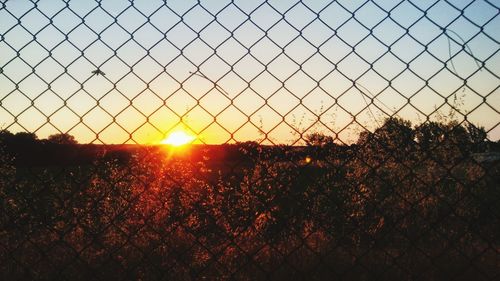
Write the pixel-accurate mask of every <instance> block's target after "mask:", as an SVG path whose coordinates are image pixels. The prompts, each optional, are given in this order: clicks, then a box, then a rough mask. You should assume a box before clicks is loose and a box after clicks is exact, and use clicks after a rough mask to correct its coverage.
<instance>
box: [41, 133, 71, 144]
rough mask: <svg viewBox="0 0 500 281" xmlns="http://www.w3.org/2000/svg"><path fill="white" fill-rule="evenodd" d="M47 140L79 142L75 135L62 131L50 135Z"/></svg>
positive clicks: (53, 141)
mask: <svg viewBox="0 0 500 281" xmlns="http://www.w3.org/2000/svg"><path fill="white" fill-rule="evenodd" d="M47 141H48V142H50V143H55V144H78V142H77V141H76V139H75V137H74V136H72V135H70V134H62V133H61V134H54V135H50V136H49V137H48V138H47Z"/></svg>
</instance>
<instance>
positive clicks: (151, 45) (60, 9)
mask: <svg viewBox="0 0 500 281" xmlns="http://www.w3.org/2000/svg"><path fill="white" fill-rule="evenodd" d="M66 2H67V3H66ZM165 2H166V3H164V1H134V2H133V4H131V3H130V2H129V1H120V0H105V1H83V0H80V1H77V0H74V1H56V0H45V1H34V2H31V1H25V0H11V1H2V2H1V6H0V34H1V37H0V54H1V55H0V67H1V72H0V102H1V104H0V127H1V128H3V129H8V130H10V131H12V132H18V131H30V132H36V133H37V135H39V137H41V138H44V137H47V136H48V135H50V134H53V133H56V132H68V133H70V134H72V135H74V136H75V137H76V138H77V140H78V141H80V142H82V143H89V142H93V143H136V142H137V143H158V142H159V141H160V140H161V139H162V138H164V136H165V135H166V134H168V133H169V132H170V131H172V130H175V129H178V128H183V129H185V130H190V131H192V132H193V134H197V135H199V140H198V142H204V143H225V142H234V141H246V140H262V139H265V140H264V143H297V140H299V139H300V133H303V134H307V133H312V132H323V133H327V134H330V135H334V136H335V135H336V134H338V138H339V139H340V140H342V141H345V142H350V141H353V140H355V139H356V136H357V135H358V133H359V132H360V131H362V130H366V129H368V130H373V128H375V127H377V126H378V125H379V124H380V122H381V120H383V118H384V117H387V116H389V115H394V116H400V117H403V118H406V119H409V120H411V121H412V122H413V123H414V124H417V123H420V122H422V121H425V120H426V118H427V116H429V118H430V119H431V120H436V119H439V118H445V117H443V116H450V109H451V107H450V105H451V106H453V107H455V108H457V110H455V111H454V113H453V114H452V117H453V118H455V119H457V120H459V121H463V120H464V119H465V117H466V118H467V120H468V121H470V122H473V123H475V124H477V125H481V126H484V127H485V128H486V130H488V131H489V138H490V139H493V140H498V139H499V138H500V113H499V112H500V91H499V89H498V87H499V84H500V83H499V75H500V54H499V53H498V52H499V41H500V38H499V37H500V33H499V32H498V30H500V17H499V16H498V14H499V7H498V2H496V1H462V0H457V1H448V2H447V1H426V0H418V1H417V0H415V1H404V2H402V3H399V4H398V2H399V1H385V0H380V1H373V2H369V3H366V4H363V3H364V1H354V0H345V1H333V2H332V1H320V0H314V1H313V0H309V1H300V2H297V1H282V0H280V1H277V0H276V1H267V2H265V1H223V0H217V1H216V0H210V1H206V0H202V1H187V0H177V1H165ZM198 2H199V3H198ZM495 5H496V6H495ZM461 10H463V13H462V12H461ZM97 68H99V69H100V70H101V71H103V72H104V73H106V75H105V76H95V75H92V73H91V71H93V70H96V69H97ZM196 71H198V72H196ZM192 72H196V74H192ZM203 75H204V76H205V77H206V78H203V77H201V76H203ZM210 80H211V81H215V82H216V83H217V86H215V85H214V83H212V82H211V81H210ZM353 85H354V86H355V87H353ZM226 94H227V95H226ZM373 95H377V97H376V98H373ZM452 111H453V110H452ZM298 143H300V141H299V142H298Z"/></svg>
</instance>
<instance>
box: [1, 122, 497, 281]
mask: <svg viewBox="0 0 500 281" xmlns="http://www.w3.org/2000/svg"><path fill="white" fill-rule="evenodd" d="M389 125H390V124H389ZM385 132H386V133H387V132H390V130H389V129H387V128H386V131H385ZM383 136H386V134H382V133H381V132H378V134H377V133H375V134H373V135H367V136H365V139H361V140H360V141H359V142H358V144H356V145H353V146H350V147H340V146H338V145H334V144H332V143H328V142H324V141H323V142H322V141H319V142H311V143H310V145H308V146H306V147H300V148H297V147H262V146H258V145H256V144H255V143H245V144H239V145H234V146H217V147H209V146H199V147H195V148H192V149H191V150H183V151H181V150H177V151H172V150H166V149H162V148H160V147H137V146H129V147H112V146H103V147H101V146H78V147H77V146H68V145H59V146H57V145H55V146H54V145H53V147H52V148H48V147H47V146H46V147H45V148H44V149H41V150H40V151H39V153H41V154H42V155H43V153H46V152H47V151H50V149H56V150H57V149H59V152H60V153H63V152H64V151H65V152H64V153H73V154H75V155H80V156H73V158H72V157H70V156H68V155H66V156H64V157H60V159H59V158H58V156H54V157H38V158H37V157H35V156H33V157H26V156H22V155H24V154H22V153H21V152H18V153H17V154H16V155H14V156H17V159H13V158H12V157H13V155H12V153H2V154H1V155H2V156H1V157H0V174H1V177H0V204H1V205H0V208H1V209H0V280H266V279H267V280H300V279H302V280H493V279H496V278H498V277H499V276H500V275H499V274H500V269H499V268H500V253H499V250H500V223H499V218H500V205H499V204H498V202H499V200H500V188H499V184H498V183H499V182H500V162H499V161H498V160H495V158H494V157H493V160H491V161H490V160H488V161H485V160H481V159H482V158H481V159H480V160H478V158H477V157H476V155H477V152H478V147H479V144H477V143H473V142H472V141H468V142H465V141H463V142H458V141H456V140H457V139H448V140H446V139H440V141H439V142H437V141H433V142H432V141H429V142H422V141H421V142H418V143H415V142H413V141H412V140H409V139H404V138H403V137H401V138H399V137H396V136H394V135H392V136H391V137H390V138H389V139H384V137H383ZM461 140H462V139H461ZM481 145H483V144H481ZM54 147H55V148H54ZM481 147H482V146H481ZM3 149H7V150H9V149H10V152H12V146H10V148H5V147H4V148H3ZM23 151H24V153H26V150H23ZM82 151H87V152H85V153H87V154H85V153H84V152H82ZM79 153H83V154H79ZM483 153H486V152H484V151H483ZM84 154H85V155H87V157H83V156H81V155H84ZM31 155H35V154H31ZM54 155H56V154H54ZM89 155H90V156H89ZM23 157H25V158H23ZM23 159H24V160H23ZM44 159H45V160H44ZM57 159H59V160H57ZM71 159H72V160H71ZM21 160H22V161H21Z"/></svg>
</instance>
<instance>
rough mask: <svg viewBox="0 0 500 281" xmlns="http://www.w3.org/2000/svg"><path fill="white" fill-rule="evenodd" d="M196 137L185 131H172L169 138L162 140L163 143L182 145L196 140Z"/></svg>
mask: <svg viewBox="0 0 500 281" xmlns="http://www.w3.org/2000/svg"><path fill="white" fill-rule="evenodd" d="M195 139H196V138H195V137H194V136H192V135H189V134H188V133H186V132H184V131H175V132H172V133H170V135H168V137H167V138H165V139H164V140H162V141H161V143H162V144H168V145H172V146H181V145H185V144H189V143H191V142H192V141H194V140H195Z"/></svg>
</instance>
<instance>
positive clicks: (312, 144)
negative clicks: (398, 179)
mask: <svg viewBox="0 0 500 281" xmlns="http://www.w3.org/2000/svg"><path fill="white" fill-rule="evenodd" d="M0 144H1V145H3V146H4V150H5V152H6V153H8V154H10V155H11V156H13V157H14V158H15V161H16V164H17V165H28V166H33V165H36V166H40V165H41V166H43V165H78V164H86V163H87V164H89V163H92V162H93V161H95V160H96V159H98V158H100V157H108V158H116V159H118V160H120V161H121V162H123V163H126V162H127V161H128V159H129V158H130V155H131V154H133V153H134V152H136V151H138V150H141V149H142V146H141V145H93V144H85V145H83V144H78V142H77V141H76V139H75V138H74V137H73V136H72V135H70V134H64V133H59V134H54V135H51V136H49V137H48V138H47V139H38V137H37V136H36V134H33V133H25V132H20V133H16V134H12V133H10V132H9V131H6V130H2V131H0ZM367 145H374V146H377V147H376V148H373V149H377V151H379V152H380V155H382V154H383V155H390V154H394V152H390V151H391V150H392V151H397V150H398V151H403V150H404V151H405V152H404V153H408V152H412V153H433V151H434V150H435V151H434V152H438V151H439V150H442V148H443V147H448V148H450V149H451V148H453V149H455V152H456V153H457V155H458V154H460V155H462V156H464V155H469V154H471V153H481V152H486V151H500V143H499V142H498V141H497V142H491V141H489V140H487V138H486V132H485V130H484V128H480V127H476V126H474V125H472V124H470V123H467V124H458V123H456V122H450V123H447V124H445V123H439V122H427V123H424V124H421V125H419V126H416V127H414V128H413V127H412V126H411V123H410V122H408V121H404V120H402V119H398V118H390V119H387V120H386V122H385V123H384V125H383V126H381V127H380V128H378V129H376V130H375V131H374V132H373V133H371V132H368V131H365V132H362V133H361V134H360V135H359V138H358V141H357V142H356V143H355V144H352V145H346V144H344V143H340V144H339V142H338V141H336V139H334V138H333V137H331V136H328V135H324V134H321V133H312V134H309V135H307V136H306V139H305V146H299V147H289V146H279V145H278V146H262V145H259V144H258V143H257V142H252V141H249V142H243V143H238V144H234V145H230V144H224V145H194V146H192V147H191V149H189V150H187V151H184V152H183V153H182V154H178V155H177V157H181V158H190V159H191V160H195V161H200V160H203V159H210V160H211V161H230V162H252V161H255V160H256V159H257V158H256V156H257V155H273V157H275V158H276V160H277V161H292V160H293V161H300V160H301V159H303V158H304V157H306V156H311V157H313V158H314V159H316V160H324V159H326V158H328V157H329V156H331V155H334V156H335V157H336V158H340V159H342V158H347V157H352V154H353V153H355V151H356V150H357V149H359V147H363V146H367ZM152 147H154V146H148V147H147V149H148V151H149V150H150V149H151V148H152ZM162 147H163V149H166V147H165V146H161V145H160V146H157V147H156V149H161V148H162ZM436 148H440V149H439V150H438V149H436ZM263 151H265V152H266V153H265V154H264V153H262V152H263ZM207 157H208V158H207Z"/></svg>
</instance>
